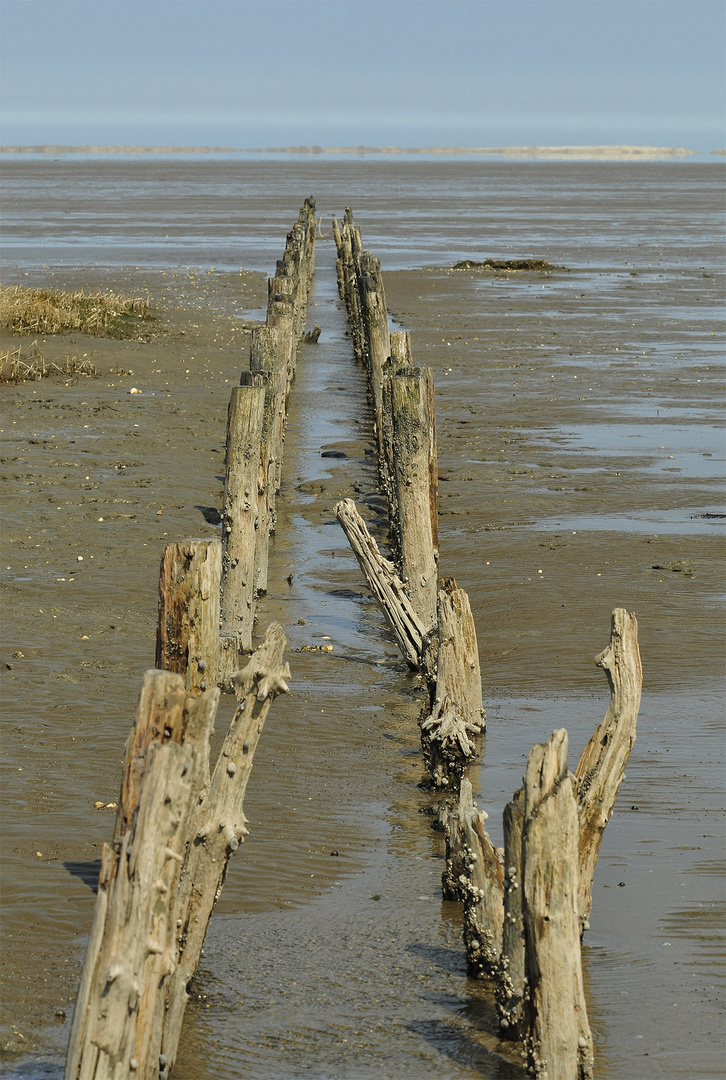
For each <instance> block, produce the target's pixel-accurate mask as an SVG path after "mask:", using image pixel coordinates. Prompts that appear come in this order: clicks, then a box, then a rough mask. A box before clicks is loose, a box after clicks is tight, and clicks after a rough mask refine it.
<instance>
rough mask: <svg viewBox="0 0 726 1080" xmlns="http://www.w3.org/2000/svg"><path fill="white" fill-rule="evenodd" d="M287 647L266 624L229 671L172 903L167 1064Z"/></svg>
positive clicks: (282, 684)
mask: <svg viewBox="0 0 726 1080" xmlns="http://www.w3.org/2000/svg"><path fill="white" fill-rule="evenodd" d="M286 645H287V641H286V638H285V634H284V631H283V629H282V627H281V626H280V624H279V623H271V624H270V626H269V627H268V629H267V633H266V634H265V640H264V644H263V645H262V646H261V648H260V649H258V650H257V652H256V653H254V654H253V656H252V657H251V658H250V661H249V663H248V665H247V666H246V667H245V668H244V670H243V671H240V672H237V674H236V675H235V676H234V678H233V683H234V692H235V696H236V698H237V702H238V705H237V710H236V712H235V715H234V719H233V720H232V724H231V726H230V729H229V732H228V733H227V737H226V739H225V741H224V744H223V746H222V750H221V753H220V755H219V758H218V760H217V764H216V766H215V769H214V773H213V775H212V778H211V781H210V783H209V785H208V790H207V792H206V796H205V797H204V798H203V799H201V800H198V803H197V808H196V810H195V813H194V817H193V819H192V821H191V823H190V831H189V836H190V842H189V844H188V846H187V849H186V852H185V859H184V864H183V867H182V870H181V883H180V886H179V890H178V895H177V897H176V901H175V905H174V915H175V926H176V937H175V941H176V950H175V954H174V966H173V969H172V971H171V973H170V977H169V979H168V982H167V984H166V986H165V988H164V999H163V1000H164V1009H163V1030H162V1037H161V1052H162V1054H163V1055H164V1057H165V1059H166V1060H167V1062H168V1065H169V1068H171V1066H172V1065H173V1063H174V1060H175V1058H176V1051H177V1044H178V1041H179V1033H180V1031H181V1024H182V1019H183V1016H184V1009H185V1007H186V1003H187V1000H188V997H189V995H188V986H189V982H190V980H191V978H192V976H193V975H194V972H195V971H196V968H197V964H198V963H199V957H200V955H201V950H202V946H203V944H204V937H205V934H206V932H207V926H208V923H209V919H210V917H211V914H212V909H213V907H214V905H215V903H216V901H217V899H218V897H219V894H220V892H221V889H222V885H223V883H224V878H225V875H226V872H227V863H228V862H229V859H230V858H231V856H232V854H233V853H234V852H235V851H236V850H237V848H238V847H239V845H240V844H241V843H242V842H243V841H244V837H245V836H246V835H247V832H248V830H247V828H246V824H245V823H246V818H245V815H244V811H243V800H244V795H245V791H246V788H247V781H248V780H249V776H250V773H251V771H252V763H253V759H254V755H255V750H256V748H257V744H258V741H259V738H260V734H261V732H262V728H263V726H264V723H265V719H266V717H267V713H268V711H269V708H270V705H271V703H272V701H273V700H274V699H275V697H277V695H278V694H284V693H286V692H287V680H288V679H289V678H290V668H289V665H288V664H287V663H285V662H283V654H284V651H285V647H286Z"/></svg>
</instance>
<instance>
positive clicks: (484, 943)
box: [458, 778, 504, 978]
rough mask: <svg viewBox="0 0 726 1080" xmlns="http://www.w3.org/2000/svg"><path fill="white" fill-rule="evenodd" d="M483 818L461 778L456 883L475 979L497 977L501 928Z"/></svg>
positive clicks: (497, 880)
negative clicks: (460, 871)
mask: <svg viewBox="0 0 726 1080" xmlns="http://www.w3.org/2000/svg"><path fill="white" fill-rule="evenodd" d="M487 817H488V814H486V813H485V812H484V811H483V810H479V809H478V807H477V806H476V804H475V803H474V799H473V796H472V790H471V783H470V782H469V781H468V780H467V779H466V778H464V779H463V780H462V781H461V787H460V790H459V809H458V819H459V829H460V831H461V843H462V861H463V864H464V872H463V874H462V876H461V878H460V881H461V887H462V893H463V897H464V944H465V946H466V959H467V967H468V969H469V973H470V974H471V975H474V976H475V977H476V978H482V977H483V976H489V977H492V976H496V974H497V973H498V969H499V958H500V956H501V952H502V928H503V925H504V884H503V876H502V865H501V863H500V861H499V858H498V857H497V853H496V851H495V850H494V847H493V846H492V842H491V840H490V839H489V836H488V835H487V832H486V829H485V827H484V822H485V821H486V820H487Z"/></svg>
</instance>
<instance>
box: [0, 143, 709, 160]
mask: <svg viewBox="0 0 726 1080" xmlns="http://www.w3.org/2000/svg"><path fill="white" fill-rule="evenodd" d="M699 153H701V152H700V151H698V150H688V149H685V148H684V147H672V146H491V147H481V146H428V147H400V146H329V147H322V146H284V147H281V146H270V147H265V148H259V149H249V148H239V147H238V148H235V147H230V146H60V145H43V146H0V154H38V155H40V154H42V155H53V156H58V155H66V154H104V155H109V154H134V155H136V156H148V155H153V154H185V155H188V154H295V155H301V154H312V155H314V156H319V155H320V154H336V155H355V156H369V155H370V156H373V155H379V156H380V155H387V156H396V155H403V154H411V155H418V156H426V157H441V156H447V157H498V158H510V159H511V158H514V159H517V160H537V159H539V160H549V161H557V160H559V161H562V160H564V161H568V160H569V161H649V160H650V161H652V160H655V159H658V158H684V157H690V156H692V155H697V154H699ZM711 153H712V154H716V155H726V150H712V151H711Z"/></svg>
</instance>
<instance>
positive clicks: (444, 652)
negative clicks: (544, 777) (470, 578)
mask: <svg viewBox="0 0 726 1080" xmlns="http://www.w3.org/2000/svg"><path fill="white" fill-rule="evenodd" d="M437 621H438V637H437V640H435V641H434V642H433V644H432V651H433V652H434V654H435V656H436V661H435V667H434V663H433V662H432V657H431V656H430V655H428V656H427V655H426V653H425V654H424V662H425V666H426V668H427V670H428V671H429V673H430V684H431V696H432V701H431V708H430V712H429V713H428V714H427V715H426V716H425V717H422V721H421V745H422V747H423V752H424V758H425V760H426V764H427V766H428V769H429V772H430V773H431V776H432V778H433V781H434V784H435V785H436V787H441V788H446V787H448V788H449V790H450V791H453V790H455V789H456V787H457V786H458V784H459V782H460V780H461V777H462V776H463V774H464V769H465V768H466V766H467V764H468V763H469V761H470V760H471V759H472V758H473V757H474V753H475V749H476V748H475V745H474V743H473V741H472V739H473V737H474V736H476V735H480V734H481V733H482V732H483V731H484V729H485V726H486V721H485V714H484V710H483V709H482V690H481V670H480V667H479V649H478V646H477V640H476V629H475V627H474V619H473V617H472V614H471V605H470V604H469V597H468V596H467V594H466V592H465V591H464V590H463V589H459V588H458V587H457V584H456V582H455V581H454V579H453V578H447V579H445V580H444V583H443V587H442V589H441V590H440V591H439V595H438V608H437ZM434 672H435V674H434Z"/></svg>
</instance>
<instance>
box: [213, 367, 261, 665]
mask: <svg viewBox="0 0 726 1080" xmlns="http://www.w3.org/2000/svg"><path fill="white" fill-rule="evenodd" d="M253 378H254V377H253ZM256 378H257V379H258V380H259V381H260V383H262V381H263V380H262V378H261V377H260V376H256ZM264 405H265V387H264V385H258V386H235V387H234V388H233V389H232V394H231V397H230V402H229V413H228V419H227V465H226V474H225V481H224V510H223V513H222V598H221V634H222V638H221V640H220V654H219V656H220V659H219V678H220V681H221V682H222V683H223V684H225V685H226V684H227V683H228V681H229V678H230V676H231V675H232V673H233V672H234V671H236V670H238V668H239V667H240V663H239V660H240V653H249V652H251V651H252V626H253V622H254V600H255V546H256V533H257V529H256V526H257V489H258V472H259V466H260V453H261V442H262V421H263V414H264Z"/></svg>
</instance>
